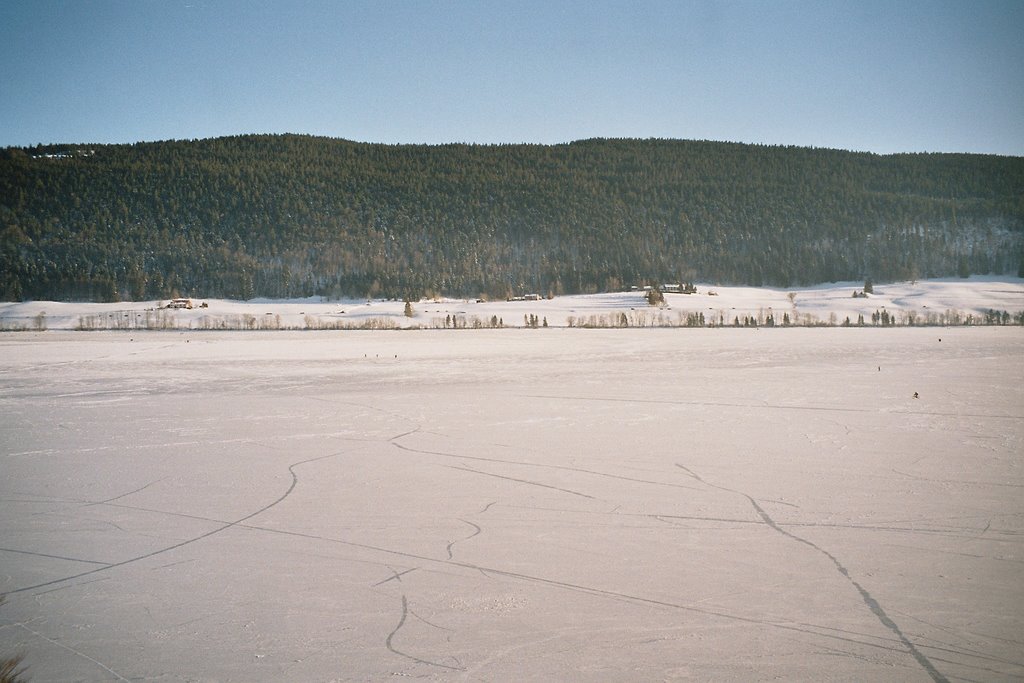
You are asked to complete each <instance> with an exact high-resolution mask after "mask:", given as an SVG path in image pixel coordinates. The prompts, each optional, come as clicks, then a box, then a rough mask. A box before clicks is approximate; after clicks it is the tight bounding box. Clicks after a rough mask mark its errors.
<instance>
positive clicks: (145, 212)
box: [0, 135, 1024, 301]
mask: <svg viewBox="0 0 1024 683" xmlns="http://www.w3.org/2000/svg"><path fill="white" fill-rule="evenodd" d="M971 274H1012V275H1021V276H1024V158H1022V157H1000V156H988V155H969V154H900V155H886V156H881V155H875V154H869V153H854V152H845V151H837V150H828V149H809V148H798V147H771V146H761V145H747V144H737V143H723V142H702V141H684V140H625V139H623V140H620V139H593V140H583V141H578V142H572V143H568V144H560V145H530V144H523V145H467V144H450V145H381V144H369V143H357V142H350V141H346V140H340V139H329V138H318V137H310V136H299V135H251V136H238V137H227V138H217V139H207V140H191V141H166V142H149V143H137V144H133V145H85V144H75V145H45V146H44V145H37V146H34V147H27V148H5V149H0V298H2V299H4V300H25V299H55V300H91V301H113V300H121V299H131V300H145V299H161V298H168V297H172V296H193V297H225V298H241V299H249V298H253V297H271V298H293V297H305V296H311V295H324V296H328V297H339V298H340V297H386V298H404V299H416V298H419V297H421V296H431V295H450V296H480V297H491V298H494V297H502V298H504V297H509V296H514V295H521V294H524V293H527V292H530V293H540V294H541V295H545V296H546V295H552V294H553V295H557V294H563V293H588V292H598V291H614V290H617V289H621V288H628V287H629V286H630V285H639V284H647V283H661V282H694V281H701V282H708V283H717V284H745V285H754V286H777V287H790V286H799V285H809V284H815V283H821V282H832V281H843V280H863V279H871V280H873V281H874V282H876V283H878V282H886V281H897V280H910V279H918V278H932V277H957V276H959V277H966V276H968V275H971Z"/></svg>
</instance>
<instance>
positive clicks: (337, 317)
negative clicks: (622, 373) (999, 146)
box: [0, 276, 1024, 330]
mask: <svg viewBox="0 0 1024 683" xmlns="http://www.w3.org/2000/svg"><path fill="white" fill-rule="evenodd" d="M863 286H864V283H863V282H843V283H833V284H827V285H818V286H815V287H810V288H802V289H801V288H796V289H771V288H756V287H717V286H714V285H705V284H698V286H697V290H698V291H697V294H666V295H665V298H666V304H667V306H666V307H664V308H657V307H651V306H648V305H647V302H646V300H645V299H644V295H643V293H642V292H620V293H610V294H591V295H575V296H560V297H555V298H554V299H550V300H547V299H542V300H540V301H487V302H477V300H475V299H450V298H449V299H438V300H436V301H435V300H423V301H419V302H415V303H414V304H413V310H414V315H413V317H411V318H409V317H406V316H405V315H404V312H405V304H404V302H402V301H380V300H373V301H366V300H359V301H356V300H351V299H350V300H344V301H327V300H324V299H323V298H321V297H312V298H309V299H300V300H277V299H253V300H250V301H229V300H223V299H198V298H197V299H194V302H195V305H196V306H197V308H193V309H192V310H184V309H177V310H165V309H159V308H158V307H160V306H161V305H165V304H166V303H167V302H166V301H163V302H160V301H142V302H117V303H107V304H93V303H66V302H54V301H33V302H24V303H0V329H12V328H27V329H35V321H36V320H37V317H38V316H40V314H42V320H43V321H44V323H45V327H46V329H51V330H72V329H77V328H78V327H79V326H80V325H81V324H82V322H83V321H85V322H90V321H91V323H92V325H93V326H94V327H96V328H102V329H107V328H115V327H119V326H123V327H128V328H131V327H144V326H145V316H146V314H147V312H148V314H149V315H150V319H151V320H152V321H154V322H156V321H157V320H158V318H159V316H166V318H167V319H168V320H169V321H170V323H171V326H173V327H176V328H184V329H189V328H191V329H198V328H202V327H212V328H217V327H220V326H221V325H222V324H224V325H225V326H226V327H228V328H229V329H230V328H235V329H237V328H242V327H244V326H245V321H244V320H243V316H251V319H252V325H253V326H255V327H258V328H260V327H281V328H292V329H305V328H307V327H316V326H322V327H329V326H334V325H342V326H346V325H347V326H362V325H365V324H368V323H373V322H377V323H382V324H383V325H386V326H392V327H399V328H409V327H420V328H431V327H443V325H444V321H445V319H446V318H448V317H456V316H458V317H460V318H462V319H464V320H465V321H466V322H467V323H468V324H470V325H471V324H472V323H471V320H472V318H474V317H475V318H477V319H479V320H481V321H482V322H484V323H486V322H487V321H490V319H491V318H492V317H497V318H499V319H500V320H501V321H502V322H504V324H505V326H506V327H523V326H524V321H523V316H524V315H536V316H537V317H538V318H539V319H545V318H546V319H547V321H548V324H549V325H550V326H552V327H565V326H567V325H569V323H570V320H574V321H579V320H581V319H584V318H587V317H589V316H601V315H606V316H611V315H612V314H622V313H626V314H627V315H630V316H632V317H634V318H635V317H637V316H642V317H643V319H644V320H645V322H646V324H647V325H654V324H655V323H656V320H657V317H658V316H659V315H660V316H661V320H662V322H663V323H664V324H665V325H677V324H678V322H679V318H680V316H682V317H683V318H684V319H685V316H686V315H687V314H688V313H694V314H695V313H703V314H704V316H705V319H706V320H707V321H708V322H711V321H718V320H723V321H724V322H725V323H726V324H730V323H732V321H733V319H734V318H736V317H739V318H741V319H742V318H743V317H744V316H752V317H753V316H758V315H761V316H767V315H768V314H773V315H774V317H775V318H776V319H777V320H778V321H779V322H780V323H781V320H782V317H783V315H784V314H789V315H790V317H791V319H793V320H795V321H799V322H801V323H807V322H811V323H815V322H817V323H828V322H829V321H830V318H832V319H833V321H834V322H835V323H842V322H843V320H844V319H845V318H846V317H849V318H850V320H851V321H852V322H856V320H857V316H858V315H863V316H864V318H865V320H867V321H869V322H870V320H871V314H872V313H875V312H876V311H881V310H886V311H888V312H889V313H890V314H897V313H900V312H904V313H906V312H914V313H915V315H917V316H918V318H919V319H921V320H923V319H924V318H925V316H927V315H929V314H932V315H935V316H937V315H939V314H945V313H946V312H947V311H958V312H960V313H961V314H963V315H966V314H974V315H979V314H984V313H985V312H987V311H989V310H995V311H1007V312H1008V313H1010V314H1015V313H1019V312H1021V311H1024V279H1020V278H1010V277H1005V276H1003V277H986V276H975V277H972V278H969V279H958V278H952V279H945V280H919V281H916V282H901V283H893V284H878V285H875V286H874V293H873V294H871V295H868V297H867V298H853V296H852V295H853V293H854V292H855V291H860V290H862V289H863ZM711 292H714V293H715V294H711ZM790 295H793V299H792V301H791V300H790ZM204 302H205V303H206V304H207V305H208V307H207V308H198V306H199V305H200V304H201V303H204ZM485 326H486V325H485Z"/></svg>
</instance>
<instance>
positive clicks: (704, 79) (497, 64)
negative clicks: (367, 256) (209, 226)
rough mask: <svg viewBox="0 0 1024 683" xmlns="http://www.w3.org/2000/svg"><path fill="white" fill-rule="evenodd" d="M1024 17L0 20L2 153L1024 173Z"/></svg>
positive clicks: (607, 7) (120, 2) (299, 11)
mask: <svg viewBox="0 0 1024 683" xmlns="http://www.w3.org/2000/svg"><path fill="white" fill-rule="evenodd" d="M1021 36H1024V0H1008V1H998V0H962V1H957V2H945V1H939V0H933V1H928V2H924V1H911V0H884V1H882V2H875V1H874V0H856V1H855V2H850V1H849V0H843V1H839V2H832V1H827V0H820V1H818V2H796V1H789V0H778V1H774V0H759V1H750V2H747V1H743V0H735V1H730V2H717V1H714V0H701V1H693V2H691V1H690V0H669V1H667V2H662V1H660V0H649V1H643V0H635V1H633V2H617V1H611V0H521V1H517V0H465V1H464V0H367V1H362V0H334V1H312V0H309V1H307V0H246V1H240V0H0V147H4V146H27V145H34V144H40V143H42V144H49V143H132V142H138V141H152V140H168V139H192V138H208V137H216V136H222V135H238V134H246V133H303V134H311V135H324V136H329V137H336V138H345V139H349V140H356V141H362V142H381V143H389V144H396V143H429V144H442V143H450V142H469V143H482V144H495V143H521V142H528V143H542V144H555V143H562V142H569V141H572V140H579V139H585V138H593V137H609V138H620V137H624V138H652V137H654V138H678V139H701V140H724V141H735V142H746V143H757V144H768V145H797V146H810V147H827V148H835V149H850V150H857V151H870V152H876V153H880V154H888V153H896V152H972V153H986V154H1002V155H1014V156H1024V39H1022V38H1021Z"/></svg>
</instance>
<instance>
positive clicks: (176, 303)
mask: <svg viewBox="0 0 1024 683" xmlns="http://www.w3.org/2000/svg"><path fill="white" fill-rule="evenodd" d="M167 308H192V299H171V300H170V301H168V302H167Z"/></svg>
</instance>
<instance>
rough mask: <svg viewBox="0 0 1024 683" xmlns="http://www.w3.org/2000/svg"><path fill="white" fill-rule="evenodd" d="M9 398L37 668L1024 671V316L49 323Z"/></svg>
mask: <svg viewBox="0 0 1024 683" xmlns="http://www.w3.org/2000/svg"><path fill="white" fill-rule="evenodd" d="M1000 286H1002V285H1000ZM882 289H884V288H882ZM804 294H807V297H806V298H807V299H810V298H811V295H810V294H809V293H803V292H802V293H801V296H803V295H804ZM722 296H724V294H722ZM881 296H886V295H885V294H882V295H881ZM929 296H937V295H929ZM887 300H889V301H891V299H887ZM930 300H935V299H930ZM556 301H557V300H556ZM578 301H580V302H583V303H585V302H586V301H589V299H583V298H581V299H579V300H578ZM799 301H800V299H799V298H798V305H799ZM48 305H49V304H48ZM305 305H308V303H307V304H305ZM335 305H336V304H335ZM399 305H400V304H399ZM502 305H506V304H502ZM507 305H509V306H512V304H507ZM520 305H521V304H520ZM581 305H582V304H581ZM759 305H760V304H759ZM536 312H537V313H538V314H541V311H540V309H539V308H538V309H537V311H536ZM915 392H916V394H917V398H915ZM0 402H2V414H3V422H2V428H0V458H2V462H3V476H2V477H0V592H3V593H5V594H6V596H7V602H6V604H5V605H3V606H2V607H0V653H2V654H9V653H15V652H21V653H23V654H24V655H25V664H26V665H27V667H28V672H29V674H30V675H31V676H32V680H37V681H111V680H168V681H178V680H188V681H211V680H215V681H285V680H287V681H380V680H392V679H394V678H397V677H417V678H426V679H428V680H441V681H555V680H592V681H640V680H678V679H685V678H691V679H694V680H742V681H749V680H767V679H774V678H779V679H782V680H815V681H823V680H857V681H865V680H899V681H927V680H936V681H942V680H951V681H952V680H974V681H978V680H1019V679H1021V678H1022V677H1024V655H1022V653H1024V647H1022V639H1021V634H1022V633H1024V547H1022V544H1024V496H1022V489H1024V469H1022V466H1021V455H1022V453H1024V331H1022V329H1021V328H1019V327H1010V328H955V329H952V328H950V329H947V328H896V329H874V328H868V329H842V328H828V329H771V330H769V329H761V330H753V329H701V330H675V329H642V330H639V329H628V330H583V329H551V330H540V331H538V330H508V329H506V330H479V331H469V332H452V331H448V332H445V331H429V332H428V331H424V332H419V333H407V334H396V333H394V332H357V333H356V332H353V333H348V332H336V331H320V332H305V331H302V332H299V331H293V332H290V331H279V332H185V331H174V332H147V333H145V334H134V335H129V334H125V333H123V332H94V333H89V334H85V333H81V332H64V331H54V330H52V329H51V330H50V331H48V332H43V333H35V332H19V333H3V334H0Z"/></svg>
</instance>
